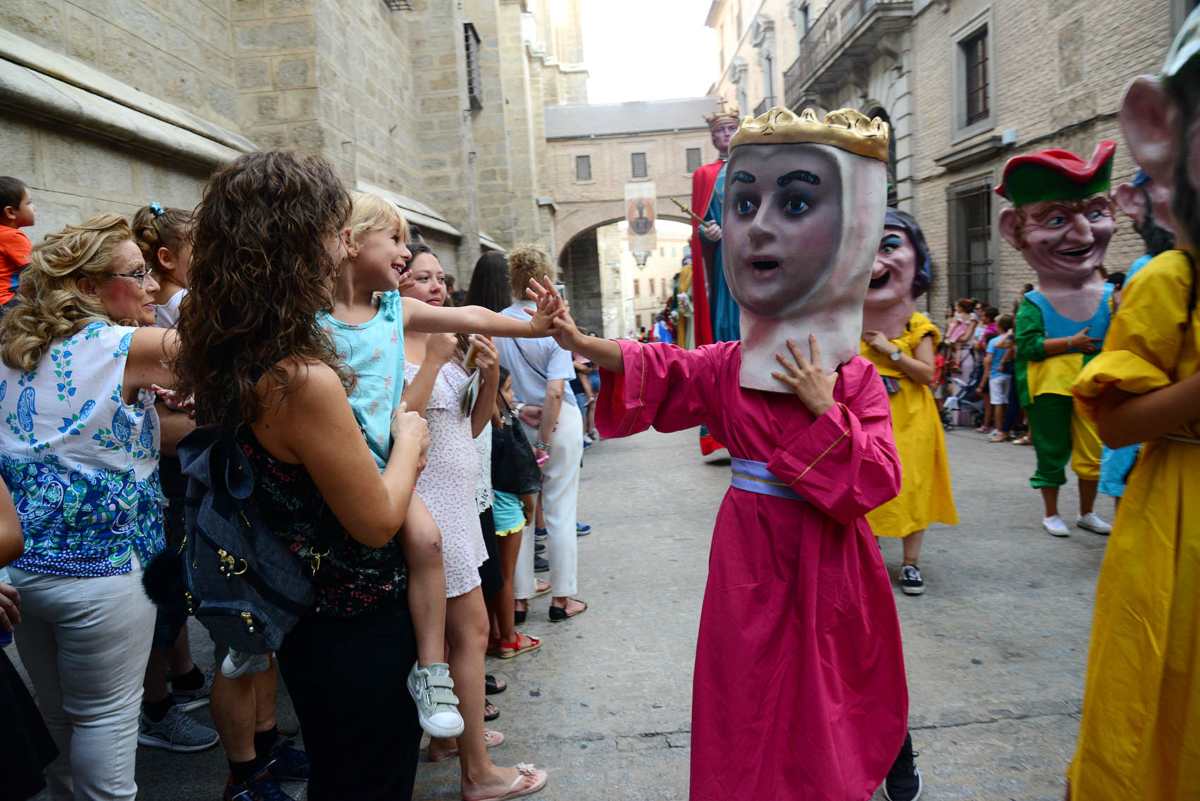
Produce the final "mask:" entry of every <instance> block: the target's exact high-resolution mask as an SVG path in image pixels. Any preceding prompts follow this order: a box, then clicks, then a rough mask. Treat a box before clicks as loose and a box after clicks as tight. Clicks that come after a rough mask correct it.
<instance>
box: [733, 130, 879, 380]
mask: <svg viewBox="0 0 1200 801" xmlns="http://www.w3.org/2000/svg"><path fill="white" fill-rule="evenodd" d="M888 136H889V130H888V126H887V124H886V123H884V122H883V121H881V120H879V119H878V118H876V119H868V118H867V117H865V116H864V115H862V114H860V113H859V112H857V111H854V110H851V109H842V110H840V111H831V112H829V114H827V115H826V116H825V119H824V120H820V119H818V118H817V115H816V114H815V113H814V112H813V111H811V110H805V111H804V112H803V113H802V114H800V115H799V116H797V115H796V114H793V113H792V112H790V111H788V110H787V109H782V108H773V109H771V110H770V111H768V112H767V113H765V114H763V115H761V116H759V117H757V118H753V119H751V118H749V117H748V118H746V119H745V120H744V121H743V122H742V124H741V127H740V128H739V129H738V132H737V135H736V136H734V138H733V142H732V145H731V148H730V157H729V164H728V166H727V168H726V175H725V208H724V218H723V219H724V225H723V226H722V229H723V235H722V247H723V248H724V251H723V253H724V269H725V280H726V282H727V283H728V285H729V289H730V292H731V293H732V294H733V297H734V299H735V300H736V301H737V302H738V306H739V307H740V308H741V330H742V342H743V350H742V373H741V385H742V386H743V387H748V388H751V389H762V390H767V391H772V392H785V391H788V390H787V387H786V386H784V385H783V384H782V383H780V382H779V381H777V380H776V379H774V378H772V376H771V373H772V372H773V371H775V370H777V369H778V365H777V363H776V362H775V354H776V353H779V352H783V351H786V344H785V343H786V341H787V340H788V339H793V340H795V341H796V342H799V343H807V341H808V337H809V335H810V334H814V335H816V337H817V340H818V343H819V345H820V347H821V351H822V354H823V366H824V367H825V368H827V369H832V368H834V367H836V366H837V365H839V364H841V363H843V362H845V361H848V360H849V359H851V358H852V357H854V356H855V355H856V354H857V353H858V342H859V337H860V334H861V331H862V305H863V296H864V295H865V294H866V291H867V280H868V278H869V276H870V273H871V264H872V262H873V261H874V258H875V251H876V248H877V246H878V245H879V235H880V232H881V231H882V230H883V217H884V210H885V208H886V203H887V159H888ZM802 347H806V345H802Z"/></svg>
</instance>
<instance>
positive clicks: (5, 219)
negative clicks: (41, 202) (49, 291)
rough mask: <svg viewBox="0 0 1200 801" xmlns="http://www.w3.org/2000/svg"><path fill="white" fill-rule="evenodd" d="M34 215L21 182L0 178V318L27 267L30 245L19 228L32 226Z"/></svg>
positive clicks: (33, 209)
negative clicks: (22, 271) (22, 272)
mask: <svg viewBox="0 0 1200 801" xmlns="http://www.w3.org/2000/svg"><path fill="white" fill-rule="evenodd" d="M36 213H37V210H36V209H35V208H34V206H33V201H32V200H30V198H29V189H28V187H26V186H25V183H24V182H23V181H21V180H20V179H19V178H10V177H8V176H7V175H5V176H0V316H3V315H4V312H6V311H8V309H9V306H10V305H11V304H12V301H13V298H14V296H15V295H16V292H17V284H18V282H19V281H20V276H21V270H24V269H25V268H26V267H27V266H28V265H29V256H30V254H31V253H32V252H33V244H32V243H30V241H29V237H27V236H25V234H23V233H21V231H20V229H22V228H28V227H29V226H31V225H33V223H34V216H35V214H36Z"/></svg>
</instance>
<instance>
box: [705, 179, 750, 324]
mask: <svg viewBox="0 0 1200 801" xmlns="http://www.w3.org/2000/svg"><path fill="white" fill-rule="evenodd" d="M727 166H728V165H724V166H722V167H721V172H720V173H718V174H717V184H716V187H715V188H714V189H713V194H712V200H711V201H709V204H708V211H707V212H705V214H704V222H705V223H712V224H714V225H716V226H718V227H719V226H721V225H722V222H723V216H722V207H723V206H724V205H725V170H726V167H727ZM709 230H711V229H709ZM700 235H701V237H702V238H703V239H704V245H705V251H706V252H705V259H704V263H705V265H711V268H710V269H709V270H708V275H707V276H705V277H706V278H708V286H709V287H710V289H709V307H710V309H711V311H712V324H713V326H712V331H713V341H714V342H731V341H734V340H738V339H741V338H742V330H741V312H740V311H739V310H738V305H737V301H735V300H734V299H733V295H731V294H730V293H729V285H728V284H726V283H725V257H724V254H722V253H721V242H720V239H719V238H718V239H717V240H716V241H712V240H710V239H709V236H708V234H707V233H705V232H704V230H701V234H700ZM717 236H718V237H720V234H719V233H718V234H717Z"/></svg>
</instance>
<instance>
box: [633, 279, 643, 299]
mask: <svg viewBox="0 0 1200 801" xmlns="http://www.w3.org/2000/svg"><path fill="white" fill-rule="evenodd" d="M633 296H634V297H635V298H640V297H641V296H642V282H641V281H639V280H638V279H636V278H635V279H633Z"/></svg>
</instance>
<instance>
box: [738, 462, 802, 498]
mask: <svg viewBox="0 0 1200 801" xmlns="http://www.w3.org/2000/svg"><path fill="white" fill-rule="evenodd" d="M730 467H731V468H732V470H733V477H732V479H731V480H730V482H729V483H730V484H731V485H732V486H734V487H737V488H738V489H740V490H745V491H746V492H753V493H756V494H758V495H771V496H773V497H776V498H786V499H788V500H789V501H803V500H804V496H803V495H800V494H799V493H797V492H796V491H795V490H793V489H792V488H791V487H789V486H788V485H787V484H785V483H784V482H782V481H780V480H779V478H778V477H777V476H776V475H775V474H774V473H772V472H771V471H770V470H768V469H767V463H766V462H756V461H754V460H753V459H733V460H732V462H731V464H730Z"/></svg>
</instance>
